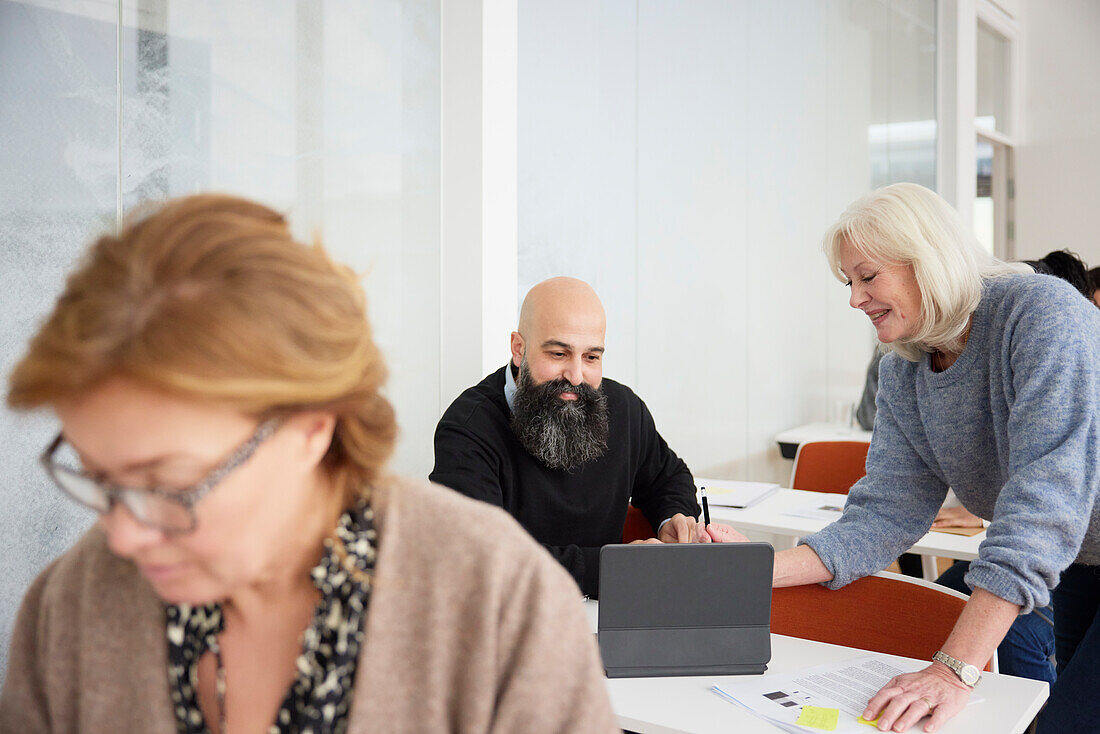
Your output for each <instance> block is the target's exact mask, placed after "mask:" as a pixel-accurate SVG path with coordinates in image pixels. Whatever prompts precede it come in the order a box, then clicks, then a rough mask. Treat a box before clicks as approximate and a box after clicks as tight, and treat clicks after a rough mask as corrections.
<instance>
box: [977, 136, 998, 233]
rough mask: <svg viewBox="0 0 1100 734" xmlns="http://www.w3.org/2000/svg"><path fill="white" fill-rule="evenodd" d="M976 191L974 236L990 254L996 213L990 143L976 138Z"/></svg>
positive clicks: (991, 147)
mask: <svg viewBox="0 0 1100 734" xmlns="http://www.w3.org/2000/svg"><path fill="white" fill-rule="evenodd" d="M975 151H976V155H975V158H976V174H977V176H976V178H977V189H976V191H975V193H974V234H975V235H977V237H978V241H979V242H981V243H982V244H983V245H984V246H985V248H986V249H987V250H989V252H990V253H993V252H994V244H995V241H996V237H995V232H996V224H995V223H996V214H997V213H996V212H995V211H994V207H993V155H994V152H995V149H994V146H993V144H992V143H990V142H989V141H986V140H982V139H981V138H978V141H977V143H976V144H975Z"/></svg>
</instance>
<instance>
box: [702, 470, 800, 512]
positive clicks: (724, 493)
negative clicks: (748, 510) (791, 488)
mask: <svg viewBox="0 0 1100 734" xmlns="http://www.w3.org/2000/svg"><path fill="white" fill-rule="evenodd" d="M695 484H696V486H698V487H706V488H707V502H708V503H709V504H710V505H711V506H712V507H734V508H745V507H751V506H753V505H755V504H756V503H757V502H759V501H760V500H762V499H764V498H765V497H770V496H771V495H773V494H775V492H776V490H778V489H779V485H778V484H775V483H770V482H734V481H730V480H723V479H702V478H698V477H697V478H696V479H695Z"/></svg>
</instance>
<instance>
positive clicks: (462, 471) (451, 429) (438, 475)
mask: <svg viewBox="0 0 1100 734" xmlns="http://www.w3.org/2000/svg"><path fill="white" fill-rule="evenodd" d="M501 465H502V459H501V457H500V456H499V454H498V452H497V451H496V449H494V447H493V446H492V445H491V443H490V442H488V441H486V440H485V439H484V438H483V437H481V436H480V435H478V434H477V432H475V431H471V430H470V429H469V428H467V427H466V426H464V425H461V424H459V423H458V422H456V421H451V420H448V418H447V417H446V416H444V417H443V420H441V421H440V422H439V426H438V427H437V428H436V431H435V468H434V469H432V473H431V474H430V475H429V477H428V479H429V480H430V481H432V482H435V483H436V484H441V485H443V486H444V487H450V488H451V489H453V490H455V491H457V492H459V493H460V494H464V495H466V496H467V497H470V498H472V499H475V500H481V501H482V502H488V503H489V504H491V505H494V506H496V507H501V508H503V507H504V494H503V490H502V487H501V477H500V472H501ZM541 545H542V547H543V548H545V549H546V551H547V552H548V553H550V555H552V556H553V557H554V558H555V559H556V560H557V561H558V563H560V564H561V565H562V566H564V567H565V570H567V571H568V572H569V574H570V575H571V576H572V577H573V580H574V581H576V582H577V586H579V587H580V588H581V592H582V593H584V594H585V595H587V596H591V597H593V598H594V597H595V596H596V595H597V593H598V591H599V588H598V587H599V582H600V549H599V547H598V546H597V547H585V546H579V545H548V544H545V543H543V544H541Z"/></svg>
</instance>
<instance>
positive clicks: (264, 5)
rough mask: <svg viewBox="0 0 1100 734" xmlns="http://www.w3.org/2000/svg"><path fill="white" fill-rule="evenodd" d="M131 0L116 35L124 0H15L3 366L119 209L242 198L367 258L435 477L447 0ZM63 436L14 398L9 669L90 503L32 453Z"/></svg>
mask: <svg viewBox="0 0 1100 734" xmlns="http://www.w3.org/2000/svg"><path fill="white" fill-rule="evenodd" d="M121 7H122V8H123V12H122V29H121V34H119V28H118V25H117V23H118V18H119V10H120V4H116V3H110V2H108V3H104V2H94V1H84V0H72V1H71V2H66V1H65V0H50V1H48V2H47V1H45V0H44V1H43V2H41V3H23V2H10V1H9V0H0V100H3V102H2V104H0V268H2V270H0V274H2V282H3V284H4V288H0V308H2V309H3V311H2V313H3V314H4V316H3V318H4V321H3V329H0V334H2V335H3V336H2V345H0V359H2V367H3V371H4V374H5V375H6V374H7V373H8V371H9V370H10V368H11V366H12V364H13V363H14V362H15V360H16V359H18V357H19V355H20V354H22V351H23V349H24V345H25V343H26V341H27V339H28V337H29V336H30V334H31V332H32V331H33V329H34V327H35V325H36V323H37V322H38V321H39V320H40V319H41V318H42V316H43V315H44V314H45V313H46V312H47V311H48V310H49V309H50V308H51V306H52V303H53V299H54V298H55V296H56V294H57V293H58V292H59V291H60V289H61V287H62V284H63V278H64V275H65V273H66V272H67V271H68V270H69V269H70V267H71V266H72V263H73V260H74V258H75V257H76V255H77V254H78V253H80V252H82V251H83V250H84V248H85V247H86V245H87V244H88V241H89V239H90V238H91V237H92V236H93V235H94V234H96V233H98V232H101V231H104V230H105V229H110V228H113V227H114V226H115V225H116V221H117V214H118V210H119V209H122V210H123V213H126V212H129V211H130V210H131V209H132V208H133V207H134V205H136V204H137V203H139V202H141V201H145V200H148V199H163V198H166V197H169V196H178V195H183V194H189V193H193V192H196V191H199V190H208V189H214V190H220V191H227V192H232V193H238V194H242V195H245V196H249V197H252V198H256V199H259V200H261V201H264V202H265V203H267V204H269V205H272V206H274V207H276V208H278V209H280V210H282V211H285V212H287V213H288V214H289V215H290V217H291V220H292V222H293V223H294V224H295V226H296V230H297V234H298V235H299V236H300V237H303V238H312V237H313V236H314V235H315V234H320V235H321V236H322V237H323V239H324V241H325V243H326V245H327V247H328V248H329V250H330V251H331V252H332V253H333V255H334V256H335V257H337V258H338V259H340V260H342V261H345V262H348V263H349V264H351V265H352V266H353V267H355V268H356V269H357V270H359V271H361V272H362V273H363V274H364V278H365V285H366V290H367V296H368V306H369V309H370V318H371V321H372V323H373V325H374V327H375V333H376V336H377V339H378V341H379V342H380V344H381V345H382V347H383V350H384V351H385V353H386V356H387V360H388V362H389V365H390V372H391V377H390V382H389V395H390V397H391V399H392V400H393V402H394V404H395V406H396V408H397V414H398V420H399V423H400V427H401V436H400V439H399V444H398V449H397V455H396V457H395V460H394V463H393V469H395V470H396V471H398V472H400V473H405V474H411V475H414V476H421V477H423V476H426V475H427V473H428V472H429V470H430V468H431V465H432V446H431V439H432V431H433V429H434V427H435V422H436V420H437V419H438V416H439V412H440V411H439V73H440V70H439V0H406V1H405V2H401V1H400V0H371V1H370V2H356V1H354V0H327V1H325V2H314V1H307V0H300V1H299V2H293V3H268V2H261V1H260V0H252V1H251V2H247V1H246V2H233V3H223V2H217V1H215V0H204V1H196V2H168V0H138V2H136V3H130V2H127V3H125V4H123V5H122V6H121ZM119 35H121V42H120V41H119ZM119 73H120V74H121V80H122V85H121V94H120V93H119V90H118V88H117V86H116V75H117V74H119ZM120 108H121V116H120V115H119V109H120ZM120 131H121V137H120ZM120 172H121V176H120ZM120 193H121V195H120ZM54 431H56V425H55V423H54V422H53V421H52V420H50V419H49V418H48V417H46V416H39V417H25V416H16V415H14V414H12V413H11V412H9V411H6V410H4V411H3V412H2V413H0V447H2V448H0V451H3V458H4V466H5V468H6V469H7V477H8V484H9V487H10V492H12V493H14V494H13V495H10V496H9V497H8V501H7V502H6V503H5V508H6V509H5V511H4V513H3V514H0V672H2V671H3V670H4V669H5V668H6V655H7V649H8V638H9V635H10V630H11V625H12V623H13V621H14V615H15V612H16V608H17V605H18V602H19V599H20V598H21V597H22V595H23V592H24V590H25V588H26V586H27V585H28V584H29V583H30V581H31V579H32V578H33V577H34V575H35V574H36V573H37V572H38V571H39V570H40V569H41V568H42V566H44V565H45V564H46V563H47V562H48V561H49V560H51V559H52V558H53V557H54V556H55V555H56V554H57V553H59V552H61V551H62V550H64V549H65V548H66V547H68V546H69V545H70V544H71V543H72V541H73V540H74V539H75V537H76V536H77V535H78V534H79V533H80V532H82V531H83V530H84V528H86V527H87V525H88V524H89V522H90V520H91V517H90V515H89V514H87V513H85V512H84V511H82V510H80V509H79V508H77V507H76V506H75V505H74V504H73V503H71V502H69V501H67V500H65V499H64V498H62V497H61V495H60V494H59V493H58V492H57V491H56V490H54V489H53V488H52V487H51V486H50V485H49V484H48V482H47V480H46V478H45V476H44V475H42V473H41V471H40V469H39V468H38V466H37V462H36V459H37V456H38V454H39V453H40V452H41V450H42V448H43V447H44V446H45V445H46V444H47V442H48V440H49V439H50V438H52V435H53V432H54Z"/></svg>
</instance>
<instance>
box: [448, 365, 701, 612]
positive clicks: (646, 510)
mask: <svg viewBox="0 0 1100 734" xmlns="http://www.w3.org/2000/svg"><path fill="white" fill-rule="evenodd" d="M505 369H507V367H502V368H501V369H499V370H497V371H496V372H494V373H493V374H491V375H489V376H488V377H486V378H485V379H484V380H482V381H481V382H480V383H479V384H477V385H475V386H474V387H471V388H469V389H468V390H466V391H464V392H463V393H462V394H461V395H459V396H458V398H457V399H456V400H455V401H454V403H452V404H451V407H449V408H448V409H447V412H446V413H444V414H443V418H441V419H440V421H439V425H438V426H437V427H436V430H435V468H434V469H433V470H432V473H431V476H430V477H429V478H430V479H431V480H432V481H433V482H437V483H439V484H442V485H445V486H447V487H451V488H452V489H456V490H458V491H459V492H461V493H462V494H464V495H467V496H468V497H473V498H474V499H479V500H484V501H485V502H490V503H492V504H494V505H497V506H498V507H503V508H504V509H505V510H507V511H508V512H510V513H511V514H512V516H513V517H515V518H516V519H517V520H518V521H519V522H520V524H521V525H523V527H524V528H526V529H527V532H529V533H531V535H533V536H534V538H535V540H537V541H538V542H539V543H542V544H543V546H544V547H545V548H546V549H547V550H548V551H550V553H551V554H552V555H553V556H554V557H555V558H557V559H558V561H560V562H561V564H562V565H563V566H565V568H566V569H567V570H568V571H569V572H570V573H571V574H573V578H574V579H576V581H577V584H578V585H580V587H581V590H582V591H583V592H584V593H585V594H588V595H589V596H596V595H597V592H598V584H599V578H600V567H599V562H600V561H599V558H600V555H599V554H600V547H601V546H603V545H607V544H608V543H618V542H620V541H621V539H622V533H623V522H624V520H625V519H626V510H627V505H628V504H633V505H634V506H635V507H637V508H638V509H640V510H641V511H642V513H643V514H644V515H645V516H646V518H647V519H648V520H649V522H650V524H652V525H653V527H654V528H656V527H657V526H658V525H659V524H660V523H661V521H662V520H665V519H667V518H669V517H672V516H673V515H675V514H676V513H678V512H679V513H683V514H685V515H687V516H689V517H697V516H698V514H699V505H698V503H697V502H696V501H695V483H694V481H693V480H692V477H691V472H689V471H688V468H687V466H686V465H685V464H684V462H683V461H681V460H680V458H679V457H677V456H676V454H675V453H673V451H672V450H671V449H670V448H669V447H668V444H666V443H665V441H664V439H663V438H661V436H660V434H659V433H657V429H656V427H655V426H654V425H653V417H652V416H651V415H650V414H649V410H648V409H647V408H646V406H645V403H643V402H642V400H641V398H639V397H638V396H637V395H635V394H634V393H633V391H631V389H630V388H628V387H626V386H625V385H620V384H619V383H617V382H615V381H614V380H608V379H604V380H603V382H602V388H603V391H604V393H605V394H606V395H607V402H608V411H609V420H610V425H609V430H608V450H607V453H606V454H604V455H603V456H602V457H600V458H599V459H597V460H596V461H593V462H590V463H588V464H584V465H583V466H581V467H578V468H577V469H574V470H573V471H571V472H569V471H565V470H564V469H550V468H548V467H547V466H546V465H545V464H543V463H542V462H540V461H539V460H538V459H536V458H535V457H533V456H531V454H529V453H528V452H527V450H526V449H524V448H523V445H522V444H521V443H520V442H519V439H518V438H516V436H515V434H514V433H513V432H512V429H511V427H510V425H509V421H510V418H511V411H510V409H509V408H508V402H507V401H506V400H505V398H504V370H505Z"/></svg>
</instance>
